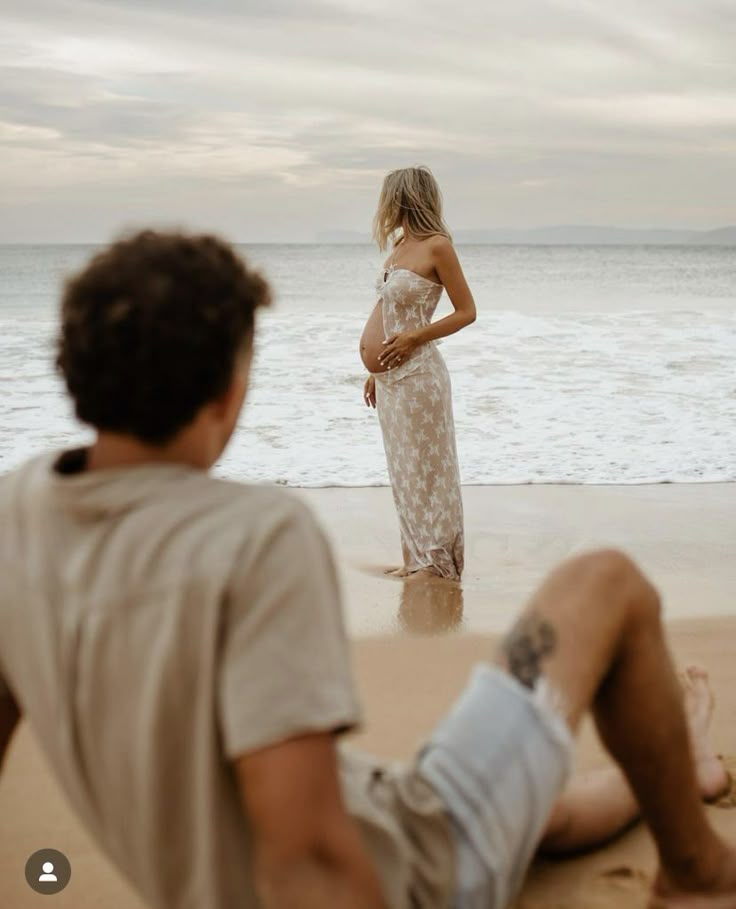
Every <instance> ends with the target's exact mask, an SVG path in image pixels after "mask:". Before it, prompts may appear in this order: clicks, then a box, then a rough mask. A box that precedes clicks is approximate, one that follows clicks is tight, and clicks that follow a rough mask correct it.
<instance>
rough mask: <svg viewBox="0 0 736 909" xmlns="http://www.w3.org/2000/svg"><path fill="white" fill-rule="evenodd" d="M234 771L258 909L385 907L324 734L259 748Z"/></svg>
mask: <svg viewBox="0 0 736 909" xmlns="http://www.w3.org/2000/svg"><path fill="white" fill-rule="evenodd" d="M235 767H236V771H237V776H238V782H239V786H240V792H241V797H242V802H243V807H244V810H245V812H246V814H247V816H248V821H249V823H250V825H251V829H252V830H253V833H254V837H255V867H254V874H255V886H256V890H257V892H258V896H259V898H260V899H261V900H262V902H263V905H264V907H265V909H276V907H277V909H324V907H325V906H329V907H330V909H387V907H386V902H385V900H384V898H383V895H382V893H381V886H380V883H379V880H378V876H377V874H376V871H375V869H374V868H373V866H372V865H371V862H370V859H369V857H368V854H367V853H366V851H365V848H364V845H363V842H362V840H361V838H360V832H359V830H358V828H357V826H356V825H355V823H354V821H353V820H352V818H351V817H350V816H349V815H348V814H347V812H346V811H345V807H344V805H343V801H342V794H341V792H340V783H339V778H338V771H337V755H336V750H335V742H334V737H333V736H332V735H331V734H329V733H320V734H315V735H305V736H302V737H299V738H294V739H291V740H289V741H287V742H284V743H282V744H278V745H274V746H271V747H267V748H264V749H261V750H259V751H256V752H253V753H251V754H248V755H246V756H244V757H241V758H239V759H238V760H237V761H236V762H235Z"/></svg>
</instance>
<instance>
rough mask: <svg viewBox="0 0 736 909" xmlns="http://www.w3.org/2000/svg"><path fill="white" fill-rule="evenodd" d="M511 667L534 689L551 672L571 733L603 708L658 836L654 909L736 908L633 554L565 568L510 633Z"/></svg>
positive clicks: (654, 603) (652, 601)
mask: <svg viewBox="0 0 736 909" xmlns="http://www.w3.org/2000/svg"><path fill="white" fill-rule="evenodd" d="M500 662H501V664H502V665H503V666H505V668H506V669H507V670H508V671H509V672H510V673H511V674H512V675H514V676H515V677H516V678H517V679H518V680H519V681H520V682H521V683H522V684H524V685H526V686H528V687H534V685H535V684H536V682H537V680H538V679H539V678H540V677H541V676H542V675H543V676H544V677H545V678H546V679H547V680H548V682H549V684H550V685H551V686H552V687H553V689H554V690H555V691H556V692H558V693H559V695H560V696H561V698H562V710H563V712H564V715H565V717H566V719H567V722H568V724H569V726H570V728H571V729H573V730H576V729H577V728H578V725H579V723H580V720H581V718H582V716H583V715H584V713H585V711H586V710H587V709H589V708H592V710H593V715H594V718H595V721H596V724H597V727H598V731H599V734H600V736H601V739H602V741H603V743H604V744H605V745H606V747H607V749H608V750H609V751H610V753H611V755H612V756H613V757H614V759H615V760H616V761H617V763H618V764H620V766H621V767H622V769H623V771H624V773H625V775H626V778H627V780H628V782H629V784H630V786H631V788H632V790H633V792H634V794H635V795H636V798H637V801H638V803H639V805H640V807H641V811H642V815H643V816H644V819H645V821H646V822H647V824H648V825H649V827H650V829H651V831H652V833H653V835H654V838H655V841H656V843H657V848H658V852H659V857H660V863H661V870H660V874H659V877H658V880H657V884H656V894H657V896H656V899H657V900H658V901H657V902H656V903H653V904H652V905H653V906H654V905H657V906H661V907H675V906H676V907H677V909H688V907H689V906H693V907H695V906H697V907H698V909H701V907H702V909H708V907H713V909H720V907H729V909H736V850H734V849H732V848H731V847H730V846H728V845H726V844H725V843H724V842H723V841H722V840H721V839H720V838H719V837H718V836H717V835H716V833H715V831H713V829H712V828H711V827H710V825H709V824H708V822H707V820H706V817H705V812H704V810H703V806H702V804H701V799H700V792H699V789H698V783H697V779H696V774H695V765H694V762H693V760H692V758H691V755H690V747H689V741H688V730H687V724H686V721H685V713H684V710H683V705H682V694H681V691H680V687H679V684H678V681H677V676H676V675H675V671H674V669H673V667H672V662H671V660H670V656H669V653H668V651H667V647H666V644H665V640H664V633H663V629H662V624H661V621H660V605H659V597H658V595H657V592H656V591H655V590H654V588H653V587H652V585H651V584H650V583H649V582H648V581H647V580H646V578H645V577H644V576H643V575H642V574H641V572H640V571H639V570H638V569H637V568H636V566H635V565H634V564H633V563H632V562H631V560H630V559H628V558H627V557H626V556H623V555H621V554H620V553H617V552H613V551H604V552H598V553H591V554H589V555H585V556H580V557H578V558H576V559H573V560H571V561H569V562H567V563H565V564H564V565H563V566H561V567H560V568H559V569H557V570H556V571H555V572H554V573H553V574H552V575H551V576H550V577H549V578H548V579H547V581H546V582H545V583H544V584H543V586H542V587H541V588H540V590H539V591H538V592H537V594H536V595H535V596H534V597H533V598H532V600H531V602H530V604H529V607H528V609H527V611H526V612H525V613H524V615H522V617H521V619H520V620H519V622H518V623H517V624H516V626H515V627H514V629H513V630H512V631H511V633H510V634H509V635H508V636H507V638H506V639H505V641H504V643H503V646H502V655H501V657H500ZM673 793H676V797H675V798H673V797H672V794H673Z"/></svg>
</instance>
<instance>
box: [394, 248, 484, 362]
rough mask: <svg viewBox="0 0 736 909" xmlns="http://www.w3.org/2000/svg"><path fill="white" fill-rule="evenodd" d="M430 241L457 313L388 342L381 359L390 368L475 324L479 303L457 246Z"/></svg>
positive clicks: (439, 275) (436, 265) (435, 261)
mask: <svg viewBox="0 0 736 909" xmlns="http://www.w3.org/2000/svg"><path fill="white" fill-rule="evenodd" d="M430 242H431V246H430V253H431V258H432V265H433V266H434V270H435V271H436V272H437V275H438V277H439V279H440V283H441V284H443V285H444V288H445V290H446V291H447V295H448V297H449V298H450V303H452V307H453V309H454V312H452V313H450V315H449V316H445V317H444V318H443V319H438V320H437V321H436V322H432V323H431V325H426V326H425V327H424V328H417V329H414V330H413V331H405V332H402V333H401V334H400V335H395V336H394V337H393V338H388V340H386V341H384V350H383V351H382V352H381V356H380V358H379V359H380V361H381V363H382V364H383V365H384V366H387V367H389V369H390V368H391V367H393V366H398V365H399V363H401V362H402V361H403V360H405V359H406V358H407V357H408V356H409V354H411V353H412V351H414V350H415V349H416V348H417V347H419V346H420V345H421V344H426V343H427V342H428V341H436V340H437V339H438V338H445V337H447V335H453V334H455V332H456V331H460V329H461V328H465V326H466V325H470V324H471V322H475V317H476V309H475V301H474V300H473V295H472V294H471V292H470V288H469V287H468V282H467V281H466V280H465V275H464V274H463V270H462V267H461V265H460V261H459V260H458V257H457V253H456V252H455V247H454V246H453V245H452V243H451V242H450V241H449V240H448V239H447V238H446V237H435V238H434V239H433V240H431V241H430Z"/></svg>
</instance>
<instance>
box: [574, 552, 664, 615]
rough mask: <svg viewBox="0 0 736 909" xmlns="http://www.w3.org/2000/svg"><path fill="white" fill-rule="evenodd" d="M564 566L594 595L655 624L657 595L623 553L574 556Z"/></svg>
mask: <svg viewBox="0 0 736 909" xmlns="http://www.w3.org/2000/svg"><path fill="white" fill-rule="evenodd" d="M568 565H569V568H570V569H571V570H572V571H574V572H575V573H576V575H577V576H578V580H579V581H580V582H581V583H586V584H588V585H590V586H591V587H592V588H593V589H594V590H595V592H596V594H597V595H598V596H602V597H603V598H605V599H606V600H607V601H609V602H611V601H612V602H617V603H620V604H621V605H622V606H624V607H626V608H628V609H631V610H632V612H633V614H634V615H635V616H636V618H638V619H642V620H645V621H659V618H660V611H661V608H660V599H659V594H658V593H657V590H656V589H655V587H654V586H653V585H652V583H651V582H650V581H649V580H648V579H647V577H646V576H645V575H644V573H643V572H642V570H641V569H640V568H639V567H638V565H637V564H636V562H634V560H633V559H632V558H630V556H628V555H626V553H624V552H621V551H620V550H618V549H598V550H594V551H592V552H587V553H584V554H583V555H580V556H577V557H575V558H574V559H572V560H571V562H570V563H568Z"/></svg>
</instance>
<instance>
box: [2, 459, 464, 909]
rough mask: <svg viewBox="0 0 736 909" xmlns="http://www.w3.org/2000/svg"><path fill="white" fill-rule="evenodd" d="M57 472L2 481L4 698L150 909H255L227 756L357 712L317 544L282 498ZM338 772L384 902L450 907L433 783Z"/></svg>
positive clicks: (344, 721) (351, 759) (322, 545)
mask: <svg viewBox="0 0 736 909" xmlns="http://www.w3.org/2000/svg"><path fill="white" fill-rule="evenodd" d="M57 458H58V455H54V456H44V457H41V458H37V459H35V460H33V461H31V462H29V463H28V464H27V465H25V466H24V467H23V468H21V469H19V470H17V471H15V472H13V473H11V474H8V475H6V476H4V477H2V478H0V560H2V567H1V570H0V628H1V629H2V634H0V696H2V690H3V687H4V686H6V687H7V689H8V690H9V691H11V692H12V694H13V696H14V697H15V699H16V701H17V703H18V705H19V707H20V709H21V711H22V713H23V715H24V717H25V718H26V719H27V720H28V721H29V722H30V724H31V726H32V728H33V730H34V732H35V735H36V737H37V739H38V741H39V742H40V744H41V747H42V748H43V750H44V752H45V753H46V755H47V757H48V759H49V762H50V765H51V767H52V768H53V769H54V770H55V772H56V773H57V775H58V778H59V780H60V782H61V784H62V786H63V788H64V789H65V791H66V793H67V795H68V797H69V799H70V801H71V803H72V805H73V807H74V808H75V809H76V811H77V813H78V814H79V815H80V817H81V818H82V820H83V821H84V822H85V824H86V825H87V827H88V828H89V829H90V830H91V832H92V833H93V834H94V835H95V836H96V838H97V840H98V842H99V843H100V845H101V846H102V848H103V849H104V850H105V851H106V852H107V854H108V855H109V856H110V858H111V859H112V860H113V862H114V863H115V864H116V865H117V866H118V867H119V868H120V869H121V871H122V872H123V873H124V874H125V875H126V876H127V877H128V878H129V879H130V880H131V881H132V883H133V884H134V885H135V886H136V887H137V889H138V890H139V891H140V892H141V894H142V895H143V897H144V898H145V899H146V900H147V901H148V902H149V903H150V905H151V906H155V907H165V909H255V907H257V906H258V905H259V903H258V900H257V898H256V897H255V894H254V892H253V887H252V877H251V865H250V858H251V850H252V839H251V833H250V830H249V826H248V821H247V818H246V817H245V815H244V813H243V810H242V808H241V803H240V799H239V794H238V790H237V786H236V781H235V776H234V772H233V769H232V764H231V761H232V759H234V758H236V757H238V756H240V755H242V754H244V753H246V752H248V751H252V750H255V749H258V748H261V747H264V746H266V745H269V744H273V743H275V742H278V741H282V740H284V739H286V738H289V737H291V736H294V735H297V734H299V733H305V732H311V731H327V730H331V731H335V732H338V731H344V730H347V729H349V728H351V727H352V726H354V725H355V724H356V723H357V722H358V720H359V716H360V713H359V709H358V705H357V701H356V696H355V691H354V687H353V682H352V677H351V671H350V665H349V655H348V647H347V642H346V638H345V632H344V627H343V622H342V615H341V609H340V598H339V592H338V585H337V580H336V575H335V568H334V565H333V561H332V558H331V555H330V552H329V548H328V546H327V544H326V542H325V539H324V537H323V535H322V533H321V531H320V530H319V528H318V527H317V525H316V524H315V522H314V520H313V518H312V517H311V514H310V512H309V511H308V509H307V508H306V507H305V506H304V505H302V504H301V503H300V502H299V500H298V499H296V498H294V497H293V496H291V495H290V494H288V493H287V492H285V491H283V490H278V489H270V488H266V487H258V486H246V485H242V484H236V483H229V482H224V481H221V480H217V479H214V478H212V477H210V476H209V475H208V474H206V473H204V472H202V471H197V470H194V469H191V468H187V467H184V466H178V465H171V464H169V465H156V464H150V465H145V466H141V467H129V468H121V469H114V470H104V471H91V472H84V471H83V470H80V468H81V467H82V466H83V457H82V456H80V455H79V453H74V452H69V453H66V454H65V455H64V457H63V459H62V461H63V467H64V470H65V471H66V472H65V473H59V472H58V471H57V470H56V469H55V468H54V464H55V462H56V461H57ZM342 774H343V781H344V783H343V786H344V791H345V797H346V801H347V803H348V806H349V810H351V812H352V813H353V814H354V816H355V817H356V818H357V819H358V821H359V823H360V825H361V829H362V831H363V834H364V837H365V841H366V844H367V846H368V848H369V850H370V852H371V854H372V856H373V858H374V861H375V862H376V865H377V866H378V870H379V874H380V876H381V878H382V880H383V882H384V889H385V891H386V895H387V897H388V900H389V903H390V905H391V906H392V907H394V906H395V907H403V906H407V907H408V906H409V905H412V906H414V905H417V906H418V905H426V906H438V907H439V906H441V905H444V903H445V902H446V900H445V897H446V894H447V892H448V887H449V885H450V877H451V868H450V865H449V848H450V847H449V833H448V831H447V829H446V820H445V818H444V812H443V810H442V806H441V805H440V803H439V801H438V799H437V798H436V796H435V795H434V794H433V793H432V792H431V790H430V789H429V787H427V786H426V785H425V784H424V783H423V781H422V780H421V779H418V778H417V777H416V774H414V773H412V772H411V771H408V770H402V769H398V768H397V769H392V768H386V767H381V766H380V765H379V764H378V763H377V762H375V761H373V760H372V759H366V758H362V757H359V756H357V755H356V756H353V755H345V756H343V759H342ZM417 848H419V849H420V850H421V853H420V854H418V853H417ZM415 898H418V899H419V901H415Z"/></svg>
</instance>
